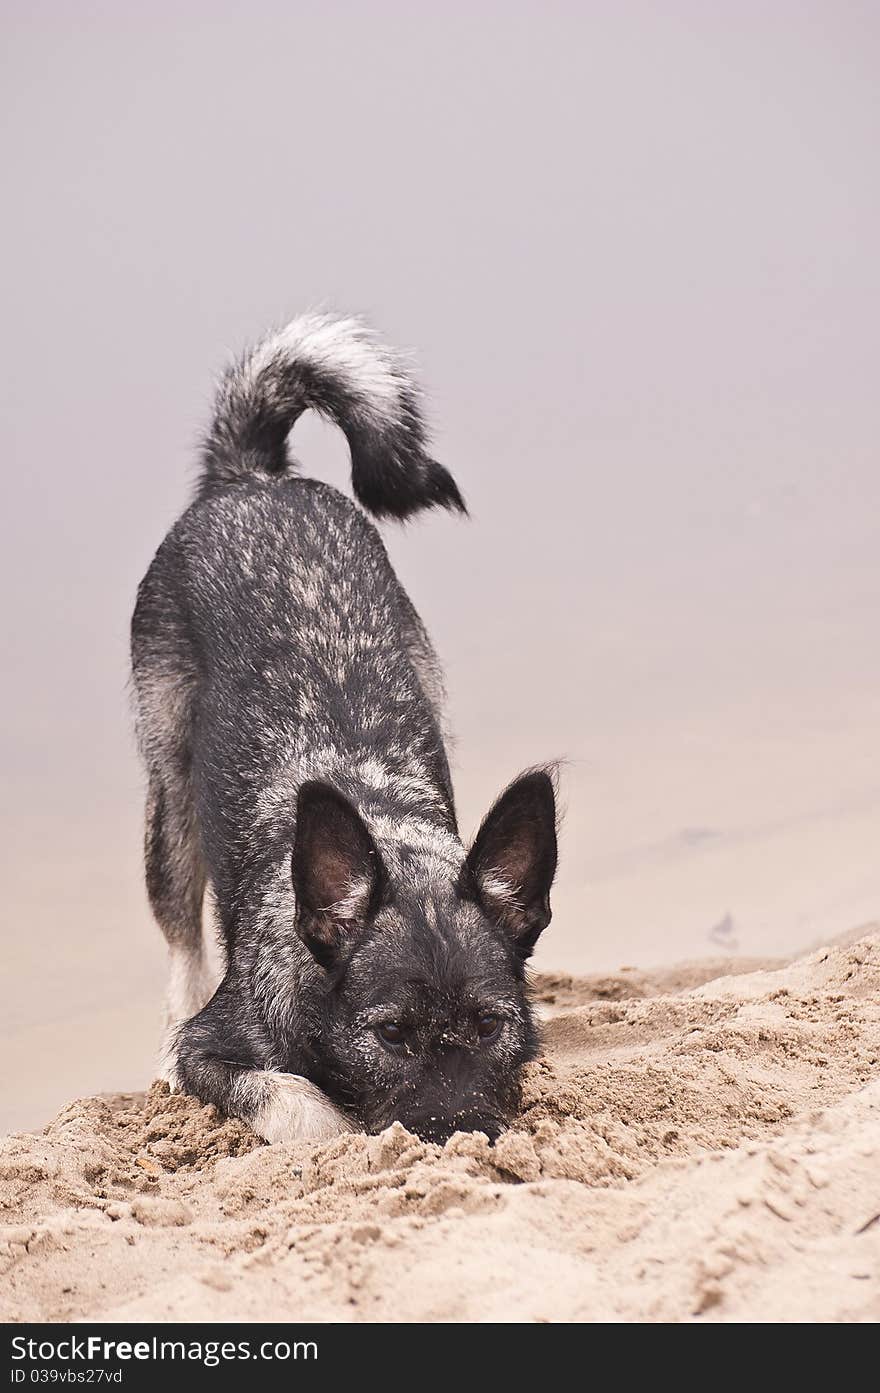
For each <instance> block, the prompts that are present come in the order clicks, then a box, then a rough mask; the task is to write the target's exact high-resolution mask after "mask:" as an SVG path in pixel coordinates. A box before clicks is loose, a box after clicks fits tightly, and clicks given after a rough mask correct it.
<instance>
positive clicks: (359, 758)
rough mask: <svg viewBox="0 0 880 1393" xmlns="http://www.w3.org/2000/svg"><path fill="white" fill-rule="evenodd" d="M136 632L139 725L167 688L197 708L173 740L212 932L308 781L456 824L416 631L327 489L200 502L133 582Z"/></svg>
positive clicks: (433, 678)
mask: <svg viewBox="0 0 880 1393" xmlns="http://www.w3.org/2000/svg"><path fill="white" fill-rule="evenodd" d="M169 621H170V623H169ZM135 633H136V636H137V637H136V652H137V661H136V673H137V678H138V685H139V689H142V690H145V692H146V702H145V706H146V712H145V714H146V716H147V723H148V722H149V719H150V716H151V715H152V712H153V705H152V700H151V699H152V695H153V687H154V685H155V684H156V683H157V682H158V683H159V685H160V686H161V687H162V699H163V700H164V701H165V702H166V705H167V701H168V698H169V696H170V695H171V690H170V689H171V688H172V687H173V688H174V689H175V691H176V695H175V697H174V701H173V704H176V705H178V706H179V707H180V708H183V707H185V706H189V707H191V708H192V715H191V717H190V718H189V720H188V722H187V729H186V730H180V732H179V734H180V737H181V738H182V739H184V738H185V740H186V742H187V746H188V759H189V761H190V764H191V774H190V794H189V797H190V800H191V805H192V809H193V812H194V814H195V817H196V820H197V822H198V826H199V829H200V840H201V851H202V855H203V859H204V867H205V871H206V873H207V875H208V877H209V879H210V881H211V883H212V886H213V888H214V891H215V895H216V898H217V903H218V907H219V909H220V914H221V922H222V923H224V924H230V923H231V915H232V912H233V910H234V909H235V908H236V907H237V905H238V900H239V899H240V896H241V895H242V893H244V892H245V890H246V889H247V888H249V887H253V888H255V882H256V881H257V880H258V879H259V878H260V877H262V876H264V874H265V872H266V869H267V867H269V866H271V865H272V864H273V863H274V861H275V856H276V849H277V847H278V846H279V845H280V846H286V847H289V846H290V844H291V840H292V828H293V813H294V808H295V803H296V790H297V789H298V788H299V787H300V785H301V784H302V783H303V782H305V781H306V780H307V779H317V778H322V779H326V780H327V781H329V782H330V783H332V784H334V786H335V787H337V788H338V789H340V791H341V792H343V793H344V794H346V796H347V797H349V798H351V799H352V800H353V801H354V802H355V803H356V804H357V805H358V806H364V805H366V806H368V807H369V809H370V811H371V812H372V814H373V815H374V817H381V815H382V814H383V813H386V814H390V813H391V812H392V811H393V812H394V814H395V815H396V816H397V817H398V819H399V817H400V813H401V810H402V808H405V809H408V810H409V811H410V813H411V815H412V816H413V817H418V818H420V819H427V820H429V821H433V822H435V823H437V824H438V827H440V828H442V827H449V826H451V825H454V814H453V811H452V791H451V787H450V782H449V773H448V768H447V764H446V757H445V753H444V749H443V740H442V736H441V731H440V726H439V716H440V712H439V709H438V707H439V692H440V683H439V677H438V670H437V665H436V662H435V661H434V659H433V655H432V653H431V649H430V645H429V643H428V639H427V636H426V634H425V632H424V629H423V627H422V625H421V623H420V621H419V620H418V617H417V615H416V614H415V611H414V610H413V608H412V606H411V604H410V602H409V600H408V599H407V596H406V594H405V592H404V591H403V589H402V587H401V586H400V584H399V582H398V581H397V578H396V577H395V575H394V572H393V570H392V568H391V566H390V564H389V562H388V558H387V556H386V553H385V548H384V546H383V545H382V542H381V539H380V538H379V535H378V533H377V532H376V530H375V528H374V527H373V526H372V524H371V523H370V522H369V521H368V520H367V518H365V517H364V515H363V513H362V512H360V510H359V509H358V508H357V507H355V505H353V504H352V503H351V502H350V501H349V500H348V499H346V498H344V497H343V495H342V494H340V493H339V492H337V491H336V490H335V489H332V488H329V487H328V486H326V485H324V484H320V483H316V482H314V481H311V480H307V479H300V478H296V477H292V478H285V479H277V480H272V481H271V482H265V481H254V482H251V481H250V480H243V481H241V482H239V483H235V484H228V485H227V486H226V487H225V488H223V489H220V490H216V491H212V492H211V493H210V494H209V495H208V496H206V497H203V498H202V499H200V500H199V501H197V502H196V503H195V504H194V505H193V506H192V507H191V508H190V509H189V510H188V512H187V513H186V514H185V515H184V517H183V518H182V519H181V521H180V522H179V523H178V524H177V526H176V527H175V528H174V530H173V532H172V533H171V535H170V536H169V538H168V540H167V541H166V543H165V545H164V547H163V549H162V551H161V552H160V554H159V556H158V557H157V560H156V562H155V563H154V567H153V569H152V571H151V573H150V575H149V576H148V578H147V580H146V581H145V583H144V587H143V591H142V599H141V602H140V604H139V606H138V610H137V614H136V622H135ZM169 633H170V634H172V635H173V637H174V652H173V653H171V652H169V645H168V638H169ZM160 728H161V729H162V730H163V731H164V729H165V723H164V721H162V722H160ZM144 736H145V744H146V745H147V746H148V747H149V741H150V730H149V729H145V731H144ZM162 763H163V759H162V755H161V753H160V755H159V758H158V760H157V761H156V764H157V766H161V765H162ZM156 775H157V777H158V778H160V779H166V780H167V778H168V771H167V770H164V771H163V770H162V768H160V767H157V768H156Z"/></svg>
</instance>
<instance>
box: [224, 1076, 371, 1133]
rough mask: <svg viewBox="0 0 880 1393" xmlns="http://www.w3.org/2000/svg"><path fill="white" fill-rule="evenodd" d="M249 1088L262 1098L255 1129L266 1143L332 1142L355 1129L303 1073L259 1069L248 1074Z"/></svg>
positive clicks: (253, 1124) (253, 1118) (252, 1117)
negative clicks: (333, 1139)
mask: <svg viewBox="0 0 880 1393" xmlns="http://www.w3.org/2000/svg"><path fill="white" fill-rule="evenodd" d="M247 1087H248V1088H249V1089H251V1088H253V1089H254V1090H255V1093H256V1096H257V1097H258V1098H260V1099H261V1101H260V1104H259V1106H258V1108H257V1111H256V1112H255V1113H253V1114H252V1116H251V1126H252V1128H253V1129H254V1131H255V1132H256V1134H257V1136H258V1137H263V1139H264V1140H265V1141H268V1142H289V1141H329V1139H330V1138H331V1137H338V1136H341V1135H342V1134H343V1132H351V1131H353V1130H354V1128H353V1127H352V1124H351V1123H350V1122H349V1120H348V1118H347V1117H345V1116H343V1114H342V1113H341V1112H339V1110H338V1109H337V1108H335V1107H334V1106H333V1104H332V1103H331V1102H330V1099H329V1098H327V1097H326V1096H325V1095H324V1094H323V1093H322V1092H321V1090H320V1088H317V1087H316V1086H315V1085H314V1084H313V1083H309V1080H308V1079H304V1078H301V1077H300V1075H299V1074H279V1073H275V1071H274V1070H269V1069H266V1070H259V1071H255V1072H254V1073H252V1074H248V1075H247Z"/></svg>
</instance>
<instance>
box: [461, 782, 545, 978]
mask: <svg viewBox="0 0 880 1393" xmlns="http://www.w3.org/2000/svg"><path fill="white" fill-rule="evenodd" d="M555 874H556V796H555V789H554V783H553V779H552V778H551V776H550V775H549V774H548V773H547V772H546V771H545V770H543V769H536V770H532V771H531V772H530V773H528V774H523V775H522V776H521V777H520V778H519V779H517V780H516V781H515V782H514V783H512V784H511V785H510V787H509V788H507V789H505V791H504V792H503V793H502V795H501V797H500V798H499V799H498V801H497V803H496V804H495V806H494V807H493V808H492V811H491V812H490V813H489V815H488V816H487V817H486V819H485V821H484V822H483V825H482V827H481V828H480V830H479V832H478V833H477V835H476V839H475V841H474V844H473V846H472V847H471V850H470V852H469V854H468V858H467V861H466V862H465V868H464V875H463V877H462V885H461V891H462V893H463V894H464V895H465V897H466V898H470V899H474V900H476V901H477V903H478V904H479V905H480V907H481V908H482V909H483V911H484V913H486V914H487V915H488V916H489V918H490V919H492V920H494V921H495V923H496V924H500V925H501V927H502V928H504V929H505V930H506V931H507V932H508V933H509V934H510V936H511V937H512V939H513V941H514V943H515V945H516V950H517V952H518V953H519V955H520V957H522V958H528V957H530V956H531V953H532V949H533V948H534V946H535V944H536V943H537V941H538V936H539V934H541V933H542V932H543V930H544V929H546V927H547V925H548V924H549V923H550V887H551V885H552V884H553V877H554V875H555Z"/></svg>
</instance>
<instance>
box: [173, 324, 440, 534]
mask: <svg viewBox="0 0 880 1393" xmlns="http://www.w3.org/2000/svg"><path fill="white" fill-rule="evenodd" d="M310 408H311V409H313V410H315V411H318V412H320V413H321V415H322V416H326V417H328V418H329V419H330V420H331V421H334V422H335V423H336V425H338V426H339V427H341V429H342V430H343V431H344V432H345V436H346V438H347V440H348V444H349V448H350V450H351V478H352V485H353V487H354V491H355V494H356V495H357V497H358V498H359V499H360V501H361V503H363V505H364V507H365V508H368V509H369V511H370V512H371V513H373V514H374V515H375V516H376V517H396V518H405V517H409V515H410V514H411V513H416V512H418V511H419V509H420V508H431V507H434V506H435V505H440V506H441V507H443V508H457V509H458V510H459V511H460V512H465V511H466V509H465V505H464V500H463V499H462V496H461V494H460V493H459V491H458V488H457V487H456V484H455V481H454V479H453V478H452V475H451V474H450V473H449V472H448V470H446V469H444V468H443V466H442V465H440V464H437V462H436V460H433V459H431V457H430V455H428V454H427V452H426V437H425V426H424V423H423V420H422V415H421V410H420V403H419V392H418V389H417V387H416V385H415V383H414V382H413V380H412V378H411V377H410V375H409V373H408V372H407V370H406V367H405V365H404V363H403V361H402V360H401V359H400V358H399V357H398V356H397V354H395V353H393V352H392V351H391V350H390V349H388V348H386V347H385V346H384V345H383V344H381V343H380V342H379V341H378V340H377V339H376V338H375V336H374V335H373V334H372V333H371V332H370V330H369V329H368V328H367V327H366V326H365V325H364V324H363V323H362V322H361V321H360V320H359V319H341V318H337V317H336V316H334V315H326V314H305V315H302V316H300V318H298V319H294V320H292V321H291V323H290V324H288V325H287V327H286V328H285V329H281V330H279V331H278V332H277V333H274V334H270V335H269V337H268V338H266V339H264V340H263V342H262V343H260V344H258V345H257V347H256V348H254V349H253V350H251V351H250V352H248V353H246V354H245V355H244V357H242V358H241V359H240V360H239V361H238V362H237V363H234V364H233V365H232V367H230V368H229V369H228V370H227V372H226V374H225V376H224V377H223V379H222V381H221V384H220V388H219V391H218V393H217V401H216V406H215V411H214V419H213V422H212V424H211V427H210V429H209V431H208V433H207V435H206V436H205V439H204V442H203V446H202V466H203V468H202V477H201V481H200V493H201V494H202V495H203V496H204V495H207V494H210V493H212V492H213V491H214V489H215V488H216V487H218V486H222V485H224V484H229V483H233V482H234V481H235V480H237V479H241V478H243V477H245V476H247V475H254V474H262V475H263V477H265V476H266V475H270V476H271V475H281V474H284V473H285V471H286V470H288V469H289V468H290V467H291V462H290V459H289V457H288V454H287V436H288V433H289V432H290V429H291V427H292V426H293V424H294V422H295V421H296V420H297V418H298V417H299V416H301V415H302V413H303V412H304V411H307V410H309V409H310Z"/></svg>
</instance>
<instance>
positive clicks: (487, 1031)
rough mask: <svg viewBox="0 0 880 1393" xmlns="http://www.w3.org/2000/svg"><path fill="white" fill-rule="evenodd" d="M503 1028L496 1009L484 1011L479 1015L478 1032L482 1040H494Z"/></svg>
mask: <svg viewBox="0 0 880 1393" xmlns="http://www.w3.org/2000/svg"><path fill="white" fill-rule="evenodd" d="M500 1029H501V1017H500V1016H496V1015H495V1012H494V1011H482V1012H481V1013H480V1015H479V1016H478V1017H477V1034H478V1035H479V1037H480V1039H481V1040H482V1041H484V1042H485V1041H487V1040H494V1039H495V1036H496V1035H497V1034H498V1032H499V1030H500Z"/></svg>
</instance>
